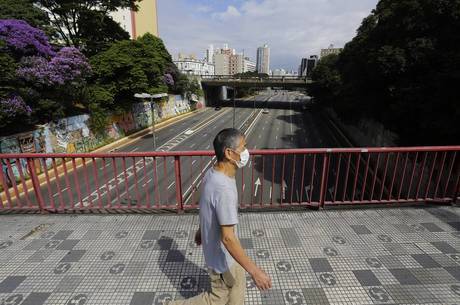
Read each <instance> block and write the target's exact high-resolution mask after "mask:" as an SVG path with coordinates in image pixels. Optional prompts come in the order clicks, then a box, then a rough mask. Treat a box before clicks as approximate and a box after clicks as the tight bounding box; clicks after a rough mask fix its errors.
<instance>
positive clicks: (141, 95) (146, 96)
mask: <svg viewBox="0 0 460 305" xmlns="http://www.w3.org/2000/svg"><path fill="white" fill-rule="evenodd" d="M166 96H168V94H167V93H160V94H153V95H152V94H148V93H136V94H134V97H135V98H140V99H143V100H146V99H150V110H151V111H152V134H153V150H156V149H157V144H156V139H155V108H154V107H153V99H154V98H162V97H166Z"/></svg>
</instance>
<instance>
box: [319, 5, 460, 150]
mask: <svg viewBox="0 0 460 305" xmlns="http://www.w3.org/2000/svg"><path fill="white" fill-rule="evenodd" d="M458 29H460V0H417V1H415V0H401V1H391V0H381V1H380V2H379V3H378V5H377V7H376V9H375V10H374V11H373V12H372V14H371V15H370V16H368V17H367V18H365V19H364V20H363V22H362V24H361V26H360V28H359V29H358V31H357V35H356V37H355V38H354V39H353V40H352V41H351V42H349V43H348V44H346V46H345V48H344V50H343V52H342V53H341V54H340V55H339V57H338V58H337V60H331V59H327V60H323V59H322V60H321V61H320V64H319V65H318V67H317V68H316V70H315V72H314V75H313V78H314V79H315V80H317V81H318V82H317V83H316V84H315V85H314V86H313V88H312V90H313V92H315V94H316V95H315V96H316V97H317V98H318V100H319V101H321V102H325V103H329V104H331V105H332V106H333V107H334V108H336V109H337V110H338V112H339V113H340V114H341V116H342V117H344V118H346V119H348V120H350V121H352V120H355V119H356V118H366V117H367V118H372V119H375V120H377V121H380V122H381V123H383V124H384V125H385V126H386V127H387V128H389V129H391V130H392V131H395V132H396V133H397V134H398V135H399V137H400V140H401V143H399V144H401V145H431V144H444V145H445V144H458V139H459V138H460V129H459V128H458V122H459V121H460V104H459V103H458V92H457V89H456V86H457V84H458V83H459V82H460V35H459V34H458ZM321 62H322V63H321Z"/></svg>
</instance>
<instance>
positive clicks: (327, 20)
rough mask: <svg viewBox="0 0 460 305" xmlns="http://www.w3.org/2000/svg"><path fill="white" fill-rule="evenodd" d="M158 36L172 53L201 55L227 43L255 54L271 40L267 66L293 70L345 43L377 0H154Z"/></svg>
mask: <svg viewBox="0 0 460 305" xmlns="http://www.w3.org/2000/svg"><path fill="white" fill-rule="evenodd" d="M157 2H158V19H159V20H158V22H159V32H160V37H161V38H162V39H163V41H164V42H165V45H166V47H167V48H168V50H169V52H170V53H171V55H173V57H176V56H177V53H178V52H181V53H185V54H190V53H193V54H196V55H197V57H198V58H204V57H205V53H206V49H207V48H208V46H209V45H210V44H213V45H214V48H219V47H222V46H223V44H224V43H228V44H229V47H231V48H234V49H236V51H237V52H238V53H243V52H244V54H245V56H248V57H250V58H251V59H252V60H253V61H255V60H256V50H257V47H259V46H262V45H264V44H265V43H266V44H268V45H269V47H270V52H271V58H270V69H272V70H274V69H277V68H283V69H286V70H288V71H289V70H294V71H297V69H298V66H299V65H300V61H301V58H302V57H308V56H310V55H314V54H318V55H319V52H320V50H321V48H327V47H328V46H329V45H331V44H333V45H334V46H335V47H343V46H344V45H345V43H347V42H348V41H350V40H351V39H352V38H353V37H354V36H355V34H356V30H357V29H358V27H359V26H360V24H361V21H362V19H363V18H364V17H366V16H368V15H369V14H370V13H371V11H372V9H374V8H375V6H376V4H377V2H378V0H157Z"/></svg>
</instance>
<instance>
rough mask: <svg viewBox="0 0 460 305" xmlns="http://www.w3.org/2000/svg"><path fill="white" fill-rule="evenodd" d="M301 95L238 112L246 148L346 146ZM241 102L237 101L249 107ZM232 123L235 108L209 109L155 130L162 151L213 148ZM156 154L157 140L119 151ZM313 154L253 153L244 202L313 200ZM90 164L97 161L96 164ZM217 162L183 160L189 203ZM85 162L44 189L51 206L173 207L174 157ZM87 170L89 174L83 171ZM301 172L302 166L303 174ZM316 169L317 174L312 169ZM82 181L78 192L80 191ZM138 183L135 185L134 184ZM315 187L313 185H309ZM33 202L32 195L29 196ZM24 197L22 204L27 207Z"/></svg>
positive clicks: (242, 174)
mask: <svg viewBox="0 0 460 305" xmlns="http://www.w3.org/2000/svg"><path fill="white" fill-rule="evenodd" d="M297 96H298V93H297V92H287V91H278V92H277V93H274V92H272V93H267V92H264V93H262V94H260V95H258V96H256V97H255V101H256V103H257V105H260V104H264V103H263V102H265V101H266V102H267V103H270V102H278V104H279V103H283V104H284V103H285V105H286V106H285V107H283V109H268V113H264V111H262V109H261V108H255V109H254V108H252V107H250V108H249V107H248V108H245V107H237V108H236V109H235V114H236V120H235V123H236V127H237V128H242V127H243V131H244V132H245V133H246V136H247V142H248V148H249V149H288V148H319V147H338V146H343V144H341V143H337V140H336V137H335V136H333V134H334V132H333V131H332V130H330V129H329V128H328V126H327V124H325V122H324V121H323V119H322V117H321V116H320V115H318V114H317V113H316V112H315V110H314V109H307V110H304V111H302V110H300V109H299V107H294V106H295V105H296V103H298V101H297V100H296V99H295V98H296V97H297ZM251 101H253V100H252V99H249V101H245V102H243V101H237V103H240V104H244V105H246V104H249V105H250V104H252V103H251ZM232 126H233V109H232V108H230V107H223V108H221V109H220V110H216V109H214V108H207V109H205V110H202V111H200V112H198V113H197V114H195V115H193V116H191V117H188V118H186V119H184V120H182V121H180V122H177V123H175V124H173V125H171V126H169V127H165V128H162V129H161V130H158V131H157V132H156V143H157V150H159V151H197V150H212V149H213V147H212V140H213V139H214V137H215V135H216V134H217V133H218V132H219V131H220V130H222V129H224V128H228V127H232ZM152 149H153V139H152V135H151V134H148V135H146V136H143V137H141V138H139V139H138V140H136V141H134V142H132V143H130V144H128V145H125V146H122V147H117V148H116V149H115V150H114V151H117V152H143V151H151V150H152ZM313 159H314V158H313V156H305V157H304V155H299V156H295V157H293V156H286V157H283V156H276V157H273V156H265V157H263V158H262V157H261V156H253V157H252V158H251V160H250V162H249V164H248V166H247V167H246V168H245V169H244V170H243V171H239V173H238V175H237V183H238V186H239V192H240V201H241V203H242V204H243V205H246V206H250V205H257V204H259V205H262V203H263V204H264V205H267V206H268V205H270V204H273V205H274V204H281V203H283V202H284V203H285V202H290V201H293V202H299V201H309V199H310V198H309V197H310V196H316V193H317V191H318V190H317V189H315V190H314V191H313V188H314V187H311V186H309V185H310V184H312V185H318V183H319V181H318V179H319V175H318V171H319V166H321V160H313ZM91 161H93V162H91ZM213 162H214V159H213V158H210V157H183V158H181V177H182V185H181V187H182V194H183V198H184V202H185V205H190V204H192V203H196V202H197V200H198V195H199V183H200V181H201V179H200V178H201V175H202V174H204V172H205V171H206V169H208V168H209V167H210V166H211V165H212V164H213ZM86 163H87V164H86V165H85V166H82V167H80V168H78V169H77V170H75V171H70V168H69V175H68V177H63V176H61V177H59V178H58V179H56V180H54V181H52V182H51V183H50V184H44V185H42V189H41V191H42V194H43V198H44V201H45V202H46V203H47V204H48V207H52V206H54V207H62V208H71V207H73V206H93V207H129V208H130V207H135V206H137V207H152V206H156V207H162V208H168V207H170V208H171V207H174V205H176V197H177V196H176V195H177V193H176V181H175V174H174V173H175V171H174V165H175V164H174V158H171V157H164V158H163V157H159V158H155V159H151V158H136V159H135V160H133V159H132V158H126V160H125V162H122V160H120V159H117V160H112V159H106V160H86ZM85 169H86V170H85ZM302 169H305V171H303V170H302ZM313 169H315V170H313ZM77 180H78V184H79V185H80V188H77V187H75V186H76V185H77ZM136 181H137V183H136ZM311 182H313V183H311ZM28 196H29V198H30V199H31V201H32V202H35V201H36V199H35V195H34V194H33V193H32V192H29V194H28ZM24 199H25V198H24V196H23V197H21V202H22V204H26V202H25V200H24Z"/></svg>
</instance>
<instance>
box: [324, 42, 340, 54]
mask: <svg viewBox="0 0 460 305" xmlns="http://www.w3.org/2000/svg"><path fill="white" fill-rule="evenodd" d="M342 50H343V48H334V45H333V44H331V45H330V46H329V48H327V49H321V57H324V56H327V55H331V54H339V53H340V52H342Z"/></svg>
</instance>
